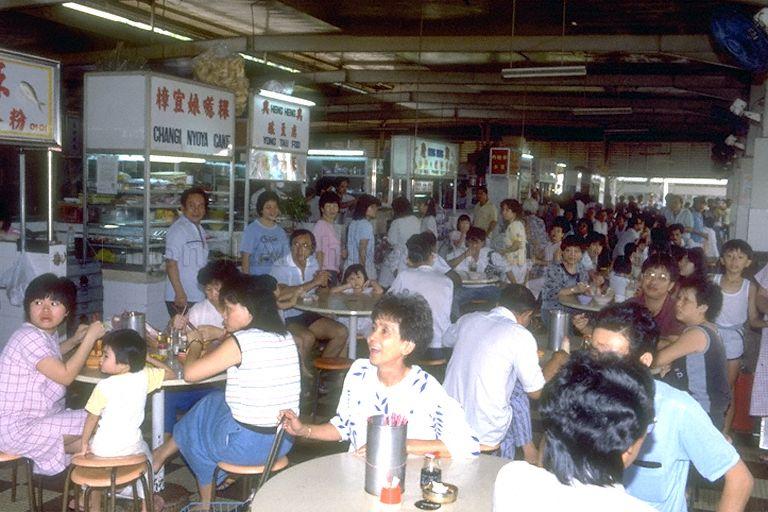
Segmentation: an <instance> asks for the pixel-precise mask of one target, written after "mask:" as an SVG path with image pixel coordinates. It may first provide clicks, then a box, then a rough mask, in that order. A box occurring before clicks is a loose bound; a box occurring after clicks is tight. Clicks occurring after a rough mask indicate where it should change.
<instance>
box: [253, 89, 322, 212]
mask: <svg viewBox="0 0 768 512" xmlns="http://www.w3.org/2000/svg"><path fill="white" fill-rule="evenodd" d="M314 104H315V103H314V102H312V101H309V100H305V99H302V98H297V97H294V96H289V95H287V94H282V93H279V92H274V91H269V90H264V89H262V90H260V91H259V92H258V93H255V94H253V95H251V104H250V116H249V120H248V150H247V161H246V163H245V177H244V178H245V179H244V182H245V193H244V201H245V204H244V208H243V209H244V211H245V218H244V222H243V226H247V225H248V223H249V222H250V221H251V220H252V219H253V218H255V217H256V216H257V215H256V212H255V210H254V208H255V204H256V197H257V194H258V193H259V190H265V189H270V190H274V191H276V192H277V193H278V195H279V196H281V197H287V196H294V197H296V196H297V195H298V194H301V195H302V197H303V195H304V188H305V185H306V181H307V151H308V148H309V116H310V107H312V106H314ZM252 190H253V191H254V193H253V194H252V193H251V191H252Z"/></svg>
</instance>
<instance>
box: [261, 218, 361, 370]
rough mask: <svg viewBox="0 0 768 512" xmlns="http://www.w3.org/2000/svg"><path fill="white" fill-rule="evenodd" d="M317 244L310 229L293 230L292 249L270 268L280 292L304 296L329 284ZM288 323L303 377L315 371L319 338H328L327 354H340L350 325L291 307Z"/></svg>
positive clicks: (286, 314)
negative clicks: (313, 363)
mask: <svg viewBox="0 0 768 512" xmlns="http://www.w3.org/2000/svg"><path fill="white" fill-rule="evenodd" d="M315 247H316V243H315V237H314V235H313V234H312V232H311V231H308V230H306V229H297V230H295V231H294V232H293V233H292V234H291V238H290V249H291V251H290V252H289V253H288V254H286V255H285V256H283V257H282V258H280V259H279V260H277V261H276V262H275V264H274V265H272V270H271V271H270V274H271V275H272V277H274V278H275V279H276V280H277V282H278V283H279V284H280V294H281V296H284V295H290V294H297V295H298V296H301V295H304V294H305V293H307V292H309V291H311V290H314V289H315V288H317V287H318V286H327V285H328V278H329V275H328V272H326V271H321V270H320V268H319V265H318V263H317V260H316V259H315V257H314V256H313V253H314V252H315ZM285 325H286V327H287V328H288V330H289V331H290V333H291V334H293V337H294V339H295V340H296V345H297V346H298V349H299V357H300V359H301V373H302V375H303V376H304V377H309V376H311V375H312V372H311V370H310V369H309V368H310V363H309V359H310V354H311V351H312V347H313V346H314V345H315V342H316V341H317V340H328V344H327V345H326V346H325V349H324V350H323V356H324V357H339V356H341V354H342V353H343V352H344V348H345V347H346V345H347V328H346V327H344V326H343V325H342V324H340V323H339V322H336V321H335V320H331V319H330V318H326V317H324V316H321V315H318V314H317V313H309V312H301V311H299V310H297V309H288V310H286V311H285Z"/></svg>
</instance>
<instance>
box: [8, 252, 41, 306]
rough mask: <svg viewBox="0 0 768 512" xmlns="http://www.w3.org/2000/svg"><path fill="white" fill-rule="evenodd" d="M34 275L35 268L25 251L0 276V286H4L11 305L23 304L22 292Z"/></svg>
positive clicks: (25, 289)
mask: <svg viewBox="0 0 768 512" xmlns="http://www.w3.org/2000/svg"><path fill="white" fill-rule="evenodd" d="M35 277H36V275H35V268H34V267H33V266H32V261H31V260H30V259H29V256H28V255H27V254H26V253H25V254H22V255H21V256H20V257H19V259H18V260H16V263H14V264H13V266H12V267H11V268H9V269H8V270H6V271H5V272H4V273H3V275H2V276H0V287H3V288H5V293H6V294H7V295H8V302H10V303H11V305H13V306H22V305H24V292H26V291H27V286H29V283H30V282H31V281H32V280H33V279H34V278H35Z"/></svg>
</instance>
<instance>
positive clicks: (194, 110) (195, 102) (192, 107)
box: [187, 93, 200, 116]
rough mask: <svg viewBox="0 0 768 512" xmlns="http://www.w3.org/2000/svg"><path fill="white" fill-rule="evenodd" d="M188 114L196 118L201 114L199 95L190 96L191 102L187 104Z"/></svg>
mask: <svg viewBox="0 0 768 512" xmlns="http://www.w3.org/2000/svg"><path fill="white" fill-rule="evenodd" d="M187 112H189V113H190V114H192V115H193V116H196V115H198V114H200V99H199V98H198V97H197V93H192V94H190V95H189V102H187Z"/></svg>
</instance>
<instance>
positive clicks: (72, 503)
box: [67, 497, 85, 512]
mask: <svg viewBox="0 0 768 512" xmlns="http://www.w3.org/2000/svg"><path fill="white" fill-rule="evenodd" d="M81 499H82V497H81ZM67 509H68V510H77V511H78V512H85V502H83V503H80V504H79V505H78V506H75V498H70V499H69V503H67Z"/></svg>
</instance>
